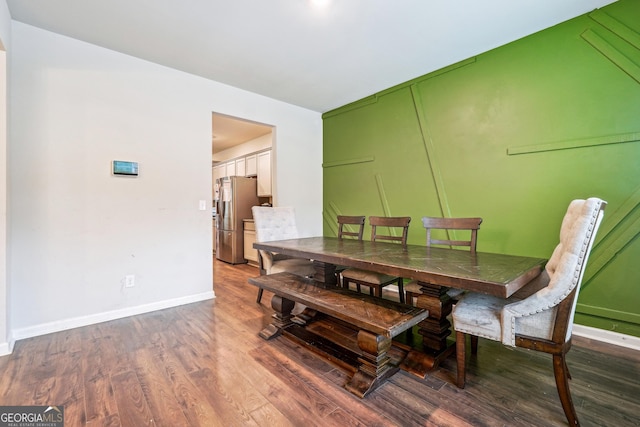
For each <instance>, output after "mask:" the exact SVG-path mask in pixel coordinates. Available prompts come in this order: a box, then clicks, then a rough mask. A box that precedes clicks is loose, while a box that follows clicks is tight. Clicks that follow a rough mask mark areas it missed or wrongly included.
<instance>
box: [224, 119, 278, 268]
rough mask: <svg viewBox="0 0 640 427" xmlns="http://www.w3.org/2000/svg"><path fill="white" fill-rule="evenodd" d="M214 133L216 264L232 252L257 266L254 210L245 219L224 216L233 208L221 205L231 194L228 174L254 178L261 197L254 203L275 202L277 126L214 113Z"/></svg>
mask: <svg viewBox="0 0 640 427" xmlns="http://www.w3.org/2000/svg"><path fill="white" fill-rule="evenodd" d="M211 135H212V138H211V147H212V149H211V153H212V154H211V160H212V199H213V203H212V205H213V209H212V216H213V221H212V224H213V225H212V229H213V236H212V241H213V260H214V264H215V262H216V258H220V259H222V260H224V259H227V258H228V257H226V256H224V257H223V256H222V255H223V254H227V255H228V254H229V253H230V251H231V253H232V254H234V255H231V256H230V258H232V259H233V260H234V261H233V262H234V263H240V264H243V263H247V262H248V263H249V264H253V265H257V263H258V258H257V252H256V251H255V249H253V246H252V244H253V243H252V241H253V240H255V231H253V230H254V228H253V227H252V225H253V223H252V220H253V218H252V216H251V213H250V211H247V212H244V213H242V214H239V216H241V217H242V218H240V217H235V218H231V219H230V218H227V217H224V218H223V214H224V215H226V214H227V212H228V211H229V210H228V209H227V210H225V212H221V208H220V206H224V205H225V204H226V205H228V203H229V202H228V201H225V202H224V203H222V202H223V201H222V198H223V197H228V196H229V192H228V188H229V181H231V179H227V177H229V178H231V177H242V178H234V179H233V180H235V181H240V180H244V181H246V180H253V182H252V185H254V186H255V190H254V191H255V194H254V197H255V196H257V197H258V198H257V201H256V202H254V201H253V200H254V199H252V200H251V201H250V204H252V205H255V204H261V205H271V203H272V200H273V198H272V196H273V194H272V193H273V192H272V185H271V184H272V178H271V177H272V157H271V149H272V147H273V137H274V126H271V125H268V124H264V123H257V122H254V121H251V120H246V119H242V118H239V117H233V116H229V115H226V114H221V113H216V112H213V113H212V116H211ZM223 184H224V185H223ZM223 189H227V190H223ZM238 205H239V206H240V204H238ZM230 224H233V225H230ZM245 225H246V226H245ZM245 236H247V239H245ZM245 240H246V242H245ZM230 241H233V242H234V243H233V247H232V248H230V247H229V242H230ZM223 250H224V252H223Z"/></svg>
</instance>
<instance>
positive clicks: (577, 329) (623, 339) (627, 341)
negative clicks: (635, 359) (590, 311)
mask: <svg viewBox="0 0 640 427" xmlns="http://www.w3.org/2000/svg"><path fill="white" fill-rule="evenodd" d="M572 333H573V334H574V335H577V336H580V337H584V338H590V339H593V340H596V341H602V342H606V343H609V344H614V345H619V346H621V347H627V348H630V349H633V350H640V338H638V337H634V336H631V335H625V334H620V333H618V332H613V331H605V330H604V329H598V328H592V327H590V326H583V325H576V324H574V325H573V332H572Z"/></svg>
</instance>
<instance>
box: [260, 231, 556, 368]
mask: <svg viewBox="0 0 640 427" xmlns="http://www.w3.org/2000/svg"><path fill="white" fill-rule="evenodd" d="M253 246H254V248H256V249H259V250H266V251H270V252H274V253H279V254H283V255H288V256H291V257H296V258H306V259H311V260H313V263H314V267H315V274H314V277H313V278H314V279H315V283H316V285H317V286H322V287H326V288H335V287H336V286H337V285H338V283H337V278H336V274H335V272H336V266H344V267H348V268H357V269H363V270H368V271H374V272H377V273H383V274H388V275H393V276H398V277H403V278H405V279H411V280H416V281H418V283H419V284H420V285H421V290H422V294H421V295H419V296H418V297H417V299H416V306H417V307H421V308H425V309H427V310H428V312H429V317H428V318H427V319H426V320H424V321H422V322H420V323H419V324H418V325H417V327H416V328H417V331H416V332H417V335H416V336H417V337H418V338H419V339H418V340H415V339H414V338H413V335H411V334H410V335H409V336H408V338H407V339H406V340H405V342H398V343H397V344H398V345H399V346H404V347H405V348H406V349H407V350H408V352H407V356H406V357H405V358H404V361H403V362H402V366H401V367H402V369H404V370H406V371H408V372H411V373H413V374H415V375H418V376H421V377H424V376H425V375H426V373H427V372H428V371H429V370H431V369H433V368H434V367H435V366H437V365H438V363H440V361H441V360H442V359H443V358H445V357H447V356H448V355H449V354H451V353H452V352H453V351H454V350H455V343H454V342H453V341H451V340H447V337H448V336H449V335H450V334H451V323H450V322H449V321H448V319H447V316H448V315H449V314H450V313H451V309H452V300H451V298H450V297H449V296H448V295H447V290H448V289H449V288H451V287H453V288H458V289H463V290H467V291H474V292H481V293H486V294H489V295H495V296H498V297H502V298H508V297H509V296H511V295H513V293H515V292H516V291H518V290H520V289H521V288H523V287H525V286H526V285H527V284H528V283H530V282H531V281H532V280H533V279H535V278H536V277H537V276H538V275H539V274H540V273H541V272H542V269H543V267H544V265H545V263H546V260H545V259H542V258H534V257H525V256H514V255H505V254H497V253H487V252H476V253H475V254H472V253H471V252H469V251H463V250H457V249H448V248H438V247H430V248H429V247H426V246H421V245H405V246H403V245H399V244H394V243H386V242H384V243H383V242H371V241H366V240H354V239H338V238H336V237H306V238H298V239H289V240H278V241H271V242H262V243H254V245H253Z"/></svg>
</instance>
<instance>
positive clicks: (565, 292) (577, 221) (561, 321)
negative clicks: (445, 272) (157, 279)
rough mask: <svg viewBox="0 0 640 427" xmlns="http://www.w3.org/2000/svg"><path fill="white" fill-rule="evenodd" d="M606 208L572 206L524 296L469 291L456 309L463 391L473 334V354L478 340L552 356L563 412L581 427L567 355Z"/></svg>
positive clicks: (593, 202) (595, 202)
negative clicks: (468, 340) (468, 338)
mask: <svg viewBox="0 0 640 427" xmlns="http://www.w3.org/2000/svg"><path fill="white" fill-rule="evenodd" d="M605 205H606V202H604V201H602V200H600V199H597V198H591V199H588V200H574V201H572V202H571V203H570V205H569V208H568V210H567V213H566V215H565V216H564V219H563V221H562V226H561V229H560V243H559V244H558V245H557V246H556V248H555V250H554V251H553V254H552V255H551V258H550V259H549V261H548V262H547V264H546V267H545V270H544V271H543V273H542V274H541V275H540V276H539V277H538V278H537V279H535V281H534V282H532V283H530V284H529V285H527V286H526V287H525V288H523V289H522V290H521V291H522V292H520V293H516V294H514V295H513V296H512V297H510V298H508V299H503V298H498V297H494V296H489V295H482V294H478V293H473V292H469V293H467V294H465V295H464V296H463V297H462V298H461V299H460V300H459V301H458V303H457V304H456V306H455V307H454V309H453V325H454V328H455V330H456V354H457V367H458V378H457V384H458V387H460V388H463V387H464V385H465V356H466V355H465V353H466V339H465V338H466V335H467V334H468V335H471V338H472V340H471V345H472V353H474V354H475V352H476V351H477V337H482V338H488V339H491V340H494V341H501V342H502V343H503V344H505V345H508V346H512V347H523V348H527V349H531V350H537V351H543V352H546V353H550V354H551V355H552V356H553V371H554V375H555V380H556V386H557V388H558V395H559V397H560V402H561V403H562V409H563V410H564V413H565V415H566V417H567V420H568V421H569V424H570V425H579V423H578V418H577V415H576V411H575V408H574V406H573V401H572V399H571V392H570V390H569V378H570V375H569V370H568V368H567V364H566V360H565V355H566V353H567V352H568V351H569V349H570V348H571V330H572V324H573V317H574V314H575V309H576V303H577V300H578V291H579V289H580V284H581V282H582V277H583V275H584V270H585V266H586V264H587V260H588V258H589V253H590V251H591V247H592V246H593V241H594V239H595V235H596V232H597V230H598V227H599V226H600V222H601V221H602V215H603V210H604V207H605ZM528 288H529V289H528ZM525 292H526V293H525ZM474 338H475V339H474Z"/></svg>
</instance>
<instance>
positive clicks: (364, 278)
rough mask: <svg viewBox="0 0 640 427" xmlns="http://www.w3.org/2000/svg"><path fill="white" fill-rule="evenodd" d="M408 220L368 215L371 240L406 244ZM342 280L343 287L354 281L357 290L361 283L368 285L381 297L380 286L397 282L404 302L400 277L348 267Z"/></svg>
mask: <svg viewBox="0 0 640 427" xmlns="http://www.w3.org/2000/svg"><path fill="white" fill-rule="evenodd" d="M410 222H411V217H408V216H402V217H382V216H370V217H369V223H370V224H371V241H373V242H381V241H387V242H396V243H400V244H401V245H403V246H406V245H407V237H408V234H409V223H410ZM382 229H387V230H388V234H384V233H383V232H382ZM395 230H398V234H399V235H398V234H394V233H393V231H395ZM342 282H343V286H344V287H345V288H348V287H349V283H355V284H356V289H357V290H358V292H360V290H361V286H362V285H364V286H368V287H369V293H370V294H371V295H375V296H377V297H382V288H384V287H385V286H387V285H390V284H392V283H397V284H398V292H399V299H400V302H404V286H403V278H402V277H396V276H389V275H387V274H381V273H375V272H372V271H367V270H360V269H356V268H348V269H346V270H344V271H343V272H342Z"/></svg>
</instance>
